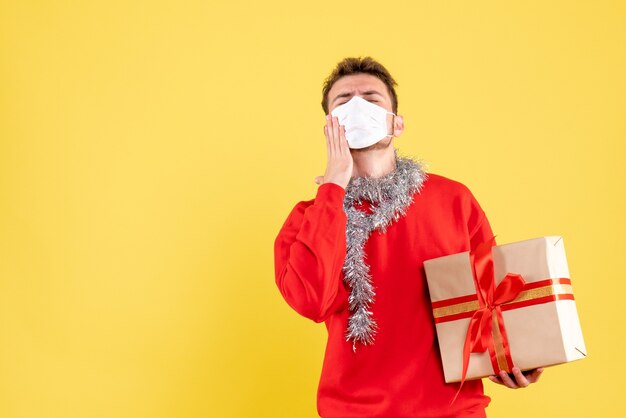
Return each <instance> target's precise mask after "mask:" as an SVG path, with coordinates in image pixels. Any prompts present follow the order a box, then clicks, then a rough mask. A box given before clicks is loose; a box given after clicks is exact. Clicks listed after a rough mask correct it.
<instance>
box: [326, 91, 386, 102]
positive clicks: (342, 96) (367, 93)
mask: <svg viewBox="0 0 626 418" xmlns="http://www.w3.org/2000/svg"><path fill="white" fill-rule="evenodd" d="M373 94H377V95H379V96H380V97H382V98H384V97H385V96H383V95H382V94H381V93H380V92H378V91H376V90H367V91H364V92H363V96H371V95H373ZM350 96H352V93H349V92H348V93H341V94H338V95H337V96H335V98H334V99H333V101H332V102H331V103H335V102H336V101H337V100H339V99H343V98H345V97H350Z"/></svg>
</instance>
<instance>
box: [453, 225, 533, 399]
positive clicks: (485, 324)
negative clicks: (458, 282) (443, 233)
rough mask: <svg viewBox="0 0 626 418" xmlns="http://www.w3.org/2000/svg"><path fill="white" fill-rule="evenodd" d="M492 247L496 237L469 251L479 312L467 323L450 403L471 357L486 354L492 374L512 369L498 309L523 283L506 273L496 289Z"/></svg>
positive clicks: (511, 297)
mask: <svg viewBox="0 0 626 418" xmlns="http://www.w3.org/2000/svg"><path fill="white" fill-rule="evenodd" d="M494 245H495V237H493V238H491V239H490V240H489V241H487V242H484V243H482V244H480V245H478V247H476V249H475V250H473V251H470V263H471V266H472V273H473V276H474V284H475V286H476V293H477V294H478V302H479V306H480V308H479V309H478V310H477V311H476V312H474V315H472V318H471V319H470V323H469V327H468V330H467V335H466V337H465V344H464V346H463V373H462V375H461V385H460V386H459V390H458V391H457V393H456V395H455V396H454V399H453V400H452V402H454V401H455V400H456V397H457V396H458V395H459V392H460V391H461V387H462V386H463V383H464V382H465V377H466V375H467V368H468V366H469V359H470V353H484V352H485V351H487V350H489V355H490V357H491V364H492V365H493V369H494V371H495V373H499V372H500V371H501V370H506V371H507V372H510V371H511V369H512V368H513V361H512V359H511V353H510V351H509V344H508V339H507V336H506V330H505V329H504V319H503V317H502V308H501V305H502V304H504V303H506V302H510V301H512V300H513V299H515V298H516V297H517V296H518V295H519V294H520V292H521V291H522V290H523V289H524V285H525V284H526V283H525V282H524V279H523V278H522V276H521V275H519V274H513V273H508V274H507V275H506V276H505V277H504V279H502V281H501V282H500V284H498V286H497V287H496V285H495V276H494V268H493V259H492V258H491V248H492V247H493V246H494Z"/></svg>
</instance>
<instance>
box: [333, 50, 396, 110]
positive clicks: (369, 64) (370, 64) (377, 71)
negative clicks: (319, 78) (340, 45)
mask: <svg viewBox="0 0 626 418" xmlns="http://www.w3.org/2000/svg"><path fill="white" fill-rule="evenodd" d="M359 73H362V74H371V75H373V76H375V77H378V78H379V79H380V80H381V81H382V82H383V83H385V85H386V86H387V91H388V92H389V95H390V96H391V107H392V109H393V113H398V95H397V94H396V89H395V86H397V85H398V83H396V80H394V79H393V77H392V76H391V74H389V71H387V69H386V68H385V67H383V65H382V64H381V63H379V62H378V61H376V60H375V59H374V58H372V57H364V58H361V57H359V58H344V59H343V60H342V61H341V62H339V63H338V64H337V66H336V67H335V69H334V70H333V72H332V73H330V75H329V76H328V78H326V80H325V81H324V87H323V88H322V109H324V114H328V92H329V91H330V89H331V88H332V87H333V84H335V83H336V82H337V80H339V79H340V78H341V77H345V76H347V75H352V74H359Z"/></svg>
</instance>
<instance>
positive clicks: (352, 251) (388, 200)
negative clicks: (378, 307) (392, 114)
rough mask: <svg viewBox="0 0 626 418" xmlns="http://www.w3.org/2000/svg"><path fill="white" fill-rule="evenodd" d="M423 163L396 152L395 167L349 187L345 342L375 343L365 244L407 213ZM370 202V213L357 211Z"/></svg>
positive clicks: (422, 173) (423, 175)
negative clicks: (372, 235)
mask: <svg viewBox="0 0 626 418" xmlns="http://www.w3.org/2000/svg"><path fill="white" fill-rule="evenodd" d="M426 177H427V175H426V173H425V171H424V170H423V166H422V164H421V163H419V162H416V161H413V160H411V159H409V158H401V157H398V156H397V154H396V169H395V170H394V171H392V172H391V173H389V174H387V175H386V176H384V177H381V178H370V177H358V178H354V179H352V180H351V181H350V183H349V184H348V187H347V188H346V195H345V198H344V201H343V209H344V211H345V212H346V215H347V218H348V223H347V226H346V259H345V261H344V265H343V273H344V281H345V283H346V284H347V285H348V286H349V287H350V296H349V297H348V302H349V309H350V312H351V313H350V319H349V320H348V329H347V332H346V341H350V340H352V341H353V345H352V348H353V350H355V351H356V343H357V342H360V343H362V344H364V345H367V344H372V343H373V342H374V336H375V335H376V331H377V325H376V322H375V321H374V319H373V318H372V312H371V311H370V310H369V307H370V306H371V305H372V304H373V303H374V296H375V294H376V293H375V292H374V287H373V285H372V278H371V276H370V272H369V266H368V265H367V263H366V262H365V251H364V247H365V243H366V242H367V239H368V238H369V236H370V234H371V233H372V232H373V231H374V230H377V231H380V232H381V233H384V232H385V231H386V230H387V227H388V226H389V225H391V224H392V223H393V222H394V221H396V220H398V219H400V217H401V216H404V215H405V213H406V210H407V208H408V207H409V205H410V204H411V203H412V202H413V195H414V194H415V193H417V192H419V190H420V189H421V187H422V185H423V183H424V181H425V180H426ZM363 202H369V203H370V205H371V213H365V212H363V211H360V210H358V209H357V208H356V207H355V206H356V205H360V204H361V203H363Z"/></svg>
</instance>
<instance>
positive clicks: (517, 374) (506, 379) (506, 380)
mask: <svg viewBox="0 0 626 418" xmlns="http://www.w3.org/2000/svg"><path fill="white" fill-rule="evenodd" d="M512 371H513V377H514V378H515V380H513V379H512V378H511V376H509V374H508V373H507V372H505V371H504V370H502V371H501V372H500V374H499V375H498V376H496V375H492V376H489V380H491V381H492V382H494V383H497V384H499V385H503V386H506V387H507V388H511V389H519V388H525V387H526V386H528V385H530V384H531V383H536V382H537V380H539V378H540V377H541V373H543V367H540V368H538V369H534V370H528V371H527V372H525V373H522V371H521V370H520V369H519V368H517V367H513V370H512Z"/></svg>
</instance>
